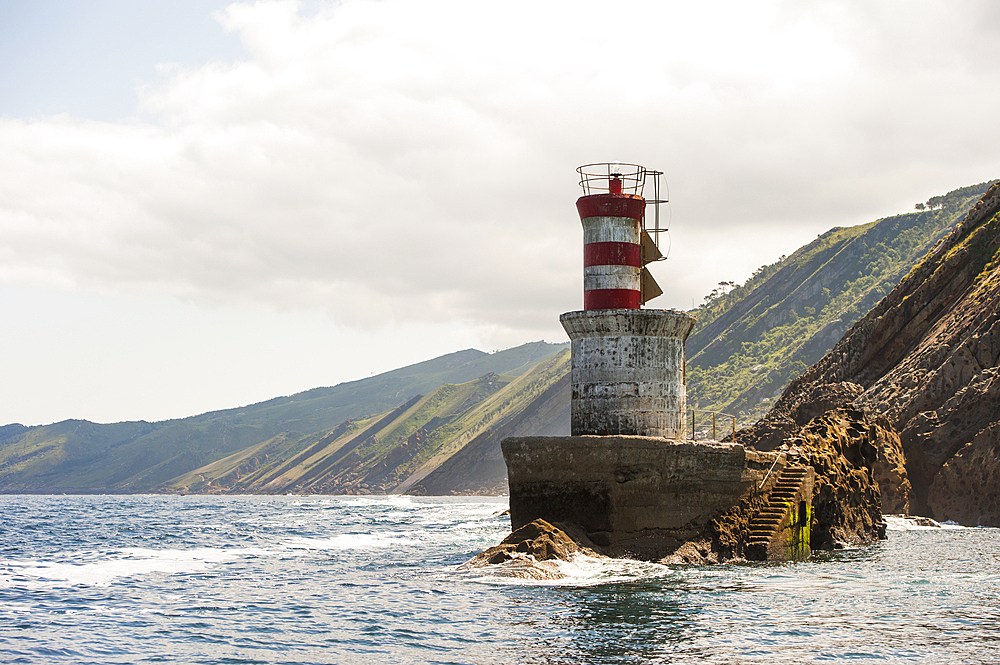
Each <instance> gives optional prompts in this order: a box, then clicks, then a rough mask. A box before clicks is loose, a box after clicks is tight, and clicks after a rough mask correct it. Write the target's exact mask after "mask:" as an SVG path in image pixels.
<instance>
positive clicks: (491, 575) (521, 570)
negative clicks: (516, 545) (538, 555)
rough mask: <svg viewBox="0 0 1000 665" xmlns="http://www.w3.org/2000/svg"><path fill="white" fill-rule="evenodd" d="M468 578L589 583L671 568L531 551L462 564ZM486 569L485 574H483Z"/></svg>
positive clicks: (656, 574) (664, 573)
mask: <svg viewBox="0 0 1000 665" xmlns="http://www.w3.org/2000/svg"><path fill="white" fill-rule="evenodd" d="M459 570H461V571H462V572H463V573H464V574H467V575H470V581H472V582H478V583H484V584H495V585H518V586H565V587H591V586H599V585H602V584H618V583H622V582H638V581H644V580H651V579H659V578H663V577H669V576H670V575H673V574H674V570H673V568H671V567H670V566H666V565H663V564H660V563H652V562H648V561H635V560H633V559H611V558H608V557H603V556H590V555H588V554H583V553H577V554H575V555H574V556H572V557H571V558H570V559H568V560H565V561H563V560H560V559H550V560H547V561H537V560H535V558H534V557H532V556H531V555H525V556H522V557H515V558H513V559H510V560H509V561H504V562H503V563H498V564H492V565H489V566H486V567H484V568H475V569H473V568H464V567H462V566H459ZM484 573H485V574H484Z"/></svg>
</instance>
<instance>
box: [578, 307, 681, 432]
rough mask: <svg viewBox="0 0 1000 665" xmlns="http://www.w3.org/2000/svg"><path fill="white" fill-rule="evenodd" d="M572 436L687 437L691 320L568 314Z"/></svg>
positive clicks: (658, 313) (630, 313)
mask: <svg viewBox="0 0 1000 665" xmlns="http://www.w3.org/2000/svg"><path fill="white" fill-rule="evenodd" d="M559 321H560V322H561V323H562V325H563V328H565V330H566V333H567V334H568V335H569V338H570V340H572V345H573V395H572V426H571V427H572V434H573V435H574V436H577V435H587V434H593V435H616V434H620V435H639V436H655V437H663V438H666V439H679V438H683V437H684V412H685V410H686V409H685V386H684V340H686V339H687V336H688V333H690V332H691V328H692V327H693V326H694V322H695V319H694V317H693V316H690V315H688V314H685V313H683V312H677V311H674V310H665V309H641V310H640V309H598V310H583V311H578V312H566V313H565V314H563V315H562V316H560V317H559Z"/></svg>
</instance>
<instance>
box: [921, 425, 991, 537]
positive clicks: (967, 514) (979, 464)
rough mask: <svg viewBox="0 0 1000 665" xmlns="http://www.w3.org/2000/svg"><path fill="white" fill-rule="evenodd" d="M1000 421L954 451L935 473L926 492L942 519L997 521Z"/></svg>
mask: <svg viewBox="0 0 1000 665" xmlns="http://www.w3.org/2000/svg"><path fill="white" fill-rule="evenodd" d="M998 460H1000V423H994V424H992V425H990V426H989V427H987V428H986V429H984V430H983V431H981V432H980V433H979V434H977V435H976V437H975V438H974V439H973V440H972V441H970V442H969V443H967V444H965V445H964V446H963V447H962V448H961V450H959V451H958V452H957V453H955V454H954V455H953V456H952V457H951V458H950V459H949V460H948V461H947V462H945V464H944V466H943V467H942V468H941V471H939V472H938V474H937V475H936V476H935V477H934V482H932V483H931V486H930V489H929V491H928V495H927V503H928V504H929V505H930V508H931V511H932V512H933V513H934V514H935V515H937V516H938V519H940V520H942V521H947V520H951V521H954V522H958V523H960V524H967V525H970V526H971V525H983V526H996V525H998V524H1000V464H998Z"/></svg>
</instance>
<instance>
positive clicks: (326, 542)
mask: <svg viewBox="0 0 1000 665" xmlns="http://www.w3.org/2000/svg"><path fill="white" fill-rule="evenodd" d="M418 542H419V541H418V540H414V539H413V538H408V537H406V536H404V535H398V534H385V533H344V534H340V535H337V536H333V537H331V538H304V537H297V538H291V539H289V540H286V541H284V542H282V543H281V546H282V547H284V548H286V549H291V550H365V549H382V548H386V547H395V546H397V545H416V544H417V543H418Z"/></svg>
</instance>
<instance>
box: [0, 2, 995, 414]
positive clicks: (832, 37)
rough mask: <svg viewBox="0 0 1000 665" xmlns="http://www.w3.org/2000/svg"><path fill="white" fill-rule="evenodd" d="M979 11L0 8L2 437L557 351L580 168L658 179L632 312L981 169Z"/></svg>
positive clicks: (986, 33)
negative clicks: (652, 231) (479, 356)
mask: <svg viewBox="0 0 1000 665" xmlns="http://www.w3.org/2000/svg"><path fill="white" fill-rule="evenodd" d="M998 117H1000V3H996V2H993V1H992V0H960V1H958V2H947V3H946V2H931V1H928V0H885V1H877V2H871V1H870V0H864V1H860V0H859V1H857V2H850V1H844V2H833V1H830V2H823V1H817V2H808V3H803V2H799V1H789V2H783V1H766V0H764V1H760V2H753V3H748V2H744V1H731V2H729V1H726V2H722V1H719V2H702V3H692V2H673V1H664V0H658V1H654V2H645V1H639V0H636V1H630V0H622V1H620V2H616V3H607V2H600V3H598V2H588V1H587V0H574V1H573V2H548V1H546V0H533V1H532V2H520V1H518V0H511V1H508V2H503V3H497V2H478V1H474V0H345V1H342V2H321V1H319V0H315V1H310V2H295V1H294V0H267V1H258V2H236V3H232V4H227V3H225V2H213V1H211V0H170V1H169V2H167V1H159V0H147V1H144V2H134V1H132V0H91V1H89V2H78V1H71V0H33V1H32V2H23V1H22V0H0V423H12V422H19V423H23V424H27V425H33V424H42V423H49V422H56V421H60V420H64V419H67V418H81V419H88V420H91V421H95V422H116V421H121V420H140V419H141V420H149V421H156V420H163V419H169V418H177V417H184V416H188V415H194V414H197V413H201V412H205V411H209V410H214V409H221V408H228V407H236V406H242V405H245V404H249V403H253V402H257V401H262V400H265V399H269V398H271V397H276V396H279V395H287V394H292V393H295V392H298V391H302V390H307V389H309V388H313V387H317V386H326V385H335V384H337V383H340V382H343V381H349V380H354V379H359V378H365V377H367V376H370V375H372V374H375V373H379V372H383V371H387V370H390V369H393V368H396V367H400V366H403V365H407V364H410V363H414V362H419V361H421V360H425V359H429V358H432V357H435V356H438V355H441V354H444V353H449V352H453V351H458V350H461V349H466V348H478V349H481V350H484V351H492V350H496V349H503V348H509V347H511V346H516V345H518V344H522V343H525V342H529V341H537V340H540V339H545V340H547V341H550V342H561V341H565V340H566V337H565V333H563V331H562V329H561V327H560V326H559V323H558V317H559V314H560V313H562V312H565V311H570V310H576V309H580V308H581V307H582V297H583V296H582V250H581V243H582V232H581V227H580V222H579V218H578V216H577V214H576V210H575V205H574V204H575V201H576V199H577V197H579V196H580V195H581V193H582V192H581V191H580V189H579V187H578V185H577V174H576V172H575V168H576V167H577V166H579V165H581V164H586V163H592V162H603V161H612V160H620V161H623V162H630V163H638V164H642V165H644V166H646V167H649V168H653V169H658V170H661V171H663V172H664V174H665V176H664V177H665V179H666V182H667V185H668V187H669V194H670V204H669V211H667V210H664V213H663V214H664V215H665V216H668V217H669V219H670V237H669V258H668V260H666V261H663V262H660V263H657V264H655V265H654V266H653V267H652V272H653V275H654V277H655V278H656V280H657V281H658V282H659V284H660V286H661V287H662V288H663V290H664V295H662V296H661V297H659V298H657V299H656V300H654V301H652V302H651V303H649V305H648V306H650V307H660V308H676V309H689V308H690V307H692V305H696V304H699V303H700V302H702V299H703V297H704V296H705V295H706V294H707V293H709V292H710V291H711V290H712V289H713V287H714V286H715V285H716V284H717V283H718V282H720V281H730V280H731V281H737V282H742V281H744V280H746V279H747V278H748V277H749V276H750V274H751V273H752V272H753V270H754V269H756V268H757V267H759V266H761V265H764V264H767V263H772V262H774V261H775V260H777V259H778V257H779V256H781V255H782V254H789V253H791V252H792V251H794V250H795V249H796V248H798V247H799V246H801V245H803V244H805V243H807V242H809V241H810V240H812V239H813V238H815V237H816V236H817V235H818V234H820V233H823V232H825V231H826V230H828V229H830V228H832V227H834V226H848V225H854V224H859V223H864V222H868V221H872V220H875V219H879V218H881V217H885V216H888V215H893V214H898V213H901V212H906V211H909V210H912V209H913V206H914V204H915V203H917V202H922V201H926V200H927V199H928V198H930V197H932V196H935V195H939V194H944V193H946V192H948V191H950V190H952V189H955V188H957V187H961V186H965V185H970V184H974V183H979V182H984V181H986V180H991V179H994V178H998V177H1000V123H998V122H997V118H998Z"/></svg>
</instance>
